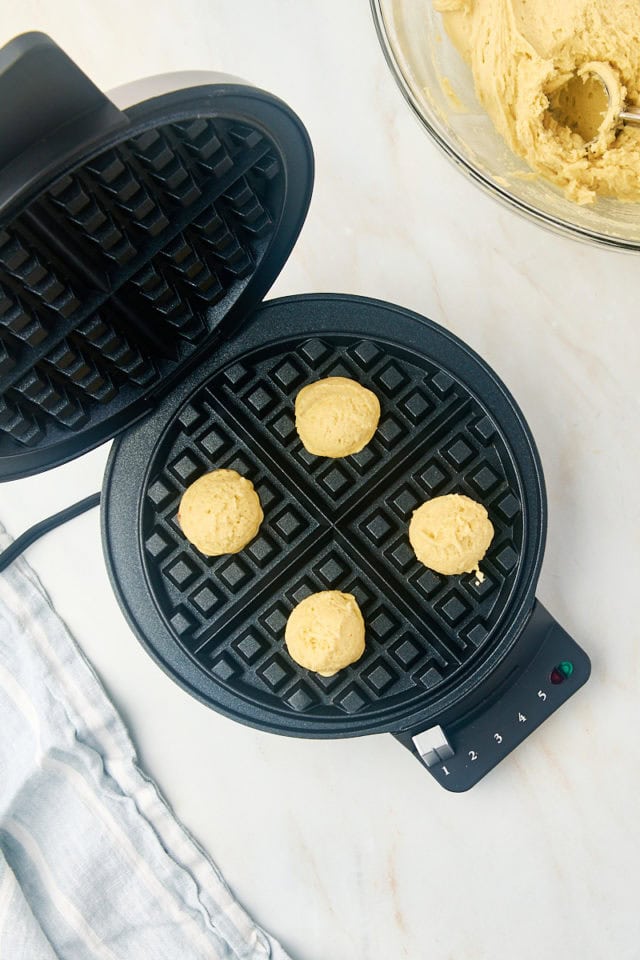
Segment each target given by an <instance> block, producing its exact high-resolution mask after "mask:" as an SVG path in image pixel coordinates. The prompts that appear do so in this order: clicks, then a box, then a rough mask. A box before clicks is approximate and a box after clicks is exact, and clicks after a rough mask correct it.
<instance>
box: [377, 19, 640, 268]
mask: <svg viewBox="0 0 640 960" xmlns="http://www.w3.org/2000/svg"><path fill="white" fill-rule="evenodd" d="M371 9H372V11H373V16H374V20H375V24H376V28H377V31H378V36H379V38H380V43H381V44H382V49H383V51H384V54H385V56H386V59H387V62H388V64H389V67H390V68H391V72H392V73H393V75H394V77H395V78H396V81H397V83H398V85H399V87H400V89H401V90H402V92H403V94H404V96H405V99H406V100H407V102H408V103H409V105H410V106H411V107H412V109H413V110H414V112H415V113H416V114H417V116H418V117H419V119H420V121H421V122H422V125H423V126H424V127H425V129H426V130H427V131H428V132H429V134H430V135H431V136H432V137H433V139H434V140H435V142H436V143H437V144H438V145H439V146H440V148H441V149H442V150H443V151H444V152H445V153H446V154H447V156H448V157H450V158H451V159H452V160H454V161H455V163H456V165H457V166H458V167H459V169H460V170H463V171H464V172H465V173H466V174H467V175H468V176H470V177H471V178H472V179H473V180H475V182H476V183H478V184H480V186H481V187H483V188H484V189H485V190H486V191H487V192H488V193H490V194H491V195H492V196H494V197H497V198H498V199H499V200H501V201H502V202H503V203H506V204H508V205H509V206H510V207H513V208H515V209H516V210H518V211H519V212H520V213H522V214H524V215H525V216H526V217H528V218H529V219H531V220H535V221H536V223H541V224H544V226H546V227H548V228H549V229H551V230H554V231H556V232H559V233H564V234H570V235H571V236H573V237H577V238H579V239H582V240H586V241H589V242H591V243H597V244H601V245H604V246H608V247H614V248H616V249H623V250H640V204H638V203H624V202H622V201H619V200H609V199H599V200H597V201H596V202H595V203H593V204H590V205H588V206H579V205H578V204H576V203H573V202H572V201H570V200H566V199H565V198H564V195H563V194H562V192H561V191H560V190H559V189H558V188H557V187H555V186H553V185H552V184H550V183H547V182H546V181H545V180H543V179H542V178H540V177H535V178H532V177H531V170H530V168H529V167H528V166H527V164H526V163H525V162H524V160H521V159H520V158H519V157H517V156H516V155H515V154H514V153H512V152H511V150H510V149H509V147H508V146H507V145H506V143H505V142H504V140H503V139H502V137H501V136H500V135H499V134H498V133H497V132H496V130H495V128H494V126H493V123H492V122H491V120H490V118H489V116H488V114H487V113H486V112H485V110H484V108H483V107H482V106H481V105H480V103H479V102H478V99H477V98H476V95H475V90H474V85H473V77H472V75H471V71H470V69H469V67H468V66H467V64H466V63H465V62H464V61H463V60H462V58H461V57H460V55H459V54H458V52H457V50H456V49H455V47H454V46H453V44H452V43H451V41H450V40H449V37H448V36H447V33H446V31H445V29H444V26H443V24H442V19H441V17H440V14H438V13H436V12H435V11H434V9H433V7H432V4H431V0H371Z"/></svg>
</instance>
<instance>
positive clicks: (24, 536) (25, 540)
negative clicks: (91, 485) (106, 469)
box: [0, 493, 100, 573]
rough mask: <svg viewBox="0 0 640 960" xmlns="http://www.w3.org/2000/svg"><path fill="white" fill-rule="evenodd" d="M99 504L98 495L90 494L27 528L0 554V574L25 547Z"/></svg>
mask: <svg viewBox="0 0 640 960" xmlns="http://www.w3.org/2000/svg"><path fill="white" fill-rule="evenodd" d="M99 503H100V494H99V493H92V494H91V496H90V497H85V498H84V500H79V501H78V503H74V504H72V505H71V506H70V507H65V508H64V510H60V512H59V513H54V515H53V516H52V517H47V519H46V520H41V521H40V522H39V523H36V524H34V525H33V526H32V527H29V529H28V530H25V532H24V533H21V534H20V536H19V537H17V539H16V540H14V541H13V543H12V544H11V545H10V546H9V547H7V549H6V550H3V551H2V553H0V573H2V571H3V570H6V569H7V567H8V566H9V564H11V563H13V561H14V560H15V559H16V557H19V556H20V554H21V553H23V552H24V551H25V550H26V549H27V547H30V546H31V544H32V543H35V542H36V540H39V539H40V537H43V536H44V535H45V533H49V531H50V530H55V528H56V527H59V526H61V525H62V524H63V523H66V522H67V520H73V518H74V517H79V516H80V514H81V513H86V512H87V510H92V509H93V507H97V506H98V505H99Z"/></svg>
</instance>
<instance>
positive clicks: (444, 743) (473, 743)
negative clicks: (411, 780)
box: [396, 604, 591, 793]
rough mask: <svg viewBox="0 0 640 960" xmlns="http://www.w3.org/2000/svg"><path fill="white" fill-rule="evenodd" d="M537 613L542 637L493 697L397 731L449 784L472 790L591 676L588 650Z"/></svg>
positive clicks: (447, 786) (540, 609) (459, 789)
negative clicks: (446, 718)
mask: <svg viewBox="0 0 640 960" xmlns="http://www.w3.org/2000/svg"><path fill="white" fill-rule="evenodd" d="M534 617H536V618H538V619H539V621H540V622H539V624H534V625H533V626H534V627H536V626H541V625H542V621H543V618H545V617H546V618H547V620H548V627H547V629H546V630H545V631H542V636H543V639H542V642H541V644H540V646H539V648H538V649H537V651H536V653H535V654H534V656H533V658H532V659H531V660H530V661H529V662H528V664H527V665H526V666H524V667H523V668H522V669H521V670H516V671H514V674H513V676H512V678H511V679H510V680H509V681H508V682H507V683H505V685H504V687H503V688H502V689H501V690H500V692H499V694H498V695H497V696H496V697H495V699H493V700H492V699H488V700H487V701H485V702H484V703H483V704H481V705H480V707H479V708H478V709H477V711H476V712H474V713H473V714H472V715H471V716H470V717H469V718H464V719H462V720H461V721H459V722H455V721H454V722H453V723H451V724H450V725H445V727H444V728H443V727H441V726H437V725H436V726H432V727H430V728H428V729H426V730H422V731H418V732H413V733H411V734H410V735H408V734H404V735H396V736H398V739H400V740H401V741H402V742H403V743H404V745H405V746H406V747H408V748H409V749H410V750H411V751H412V752H413V753H414V754H416V755H417V756H418V758H419V759H420V760H421V762H422V763H423V764H424V766H425V767H426V768H427V769H428V771H429V773H430V774H431V775H432V776H433V777H435V779H436V780H437V781H438V783H440V784H441V786H443V787H444V788H445V789H446V790H451V791H453V792H455V793H460V792H463V791H465V790H469V789H470V787H472V786H474V784H476V783H477V782H478V781H479V780H481V779H482V777H484V776H485V774H487V773H488V772H489V771H490V770H492V769H493V767H495V766H496V765H497V764H498V763H500V761H501V760H503V759H504V757H506V756H507V754H509V753H511V751H512V750H513V749H515V747H517V746H518V744H520V743H522V741H523V740H525V739H526V737H528V736H529V734H530V733H531V732H532V731H533V730H535V729H536V727H539V726H540V724H541V723H543V722H544V721H545V720H546V719H547V717H549V716H550V715H551V714H552V713H553V712H554V711H555V710H557V709H558V707H560V706H561V705H562V704H563V703H564V702H565V701H566V700H568V699H569V698H570V697H571V696H572V695H573V694H574V693H575V692H576V690H578V689H579V688H580V687H581V686H582V685H583V684H584V683H586V681H587V680H588V678H589V674H590V672H591V664H590V661H589V658H588V656H587V655H586V653H585V652H584V650H582V648H581V647H579V646H578V644H577V643H576V642H575V640H573V639H572V638H571V637H570V636H569V634H568V633H566V631H565V630H563V629H562V627H560V626H559V624H557V623H556V622H555V621H554V620H552V618H551V617H550V616H549V614H547V612H546V610H544V608H543V607H542V606H541V605H539V604H538V605H537V609H536V611H535V612H534V614H533V617H532V619H533V618H534Z"/></svg>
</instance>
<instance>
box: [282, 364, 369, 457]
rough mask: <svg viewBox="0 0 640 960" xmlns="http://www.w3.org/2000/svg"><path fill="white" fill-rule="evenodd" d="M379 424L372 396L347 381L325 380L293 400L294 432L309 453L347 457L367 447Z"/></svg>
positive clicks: (303, 390) (331, 378)
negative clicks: (294, 413) (294, 401)
mask: <svg viewBox="0 0 640 960" xmlns="http://www.w3.org/2000/svg"><path fill="white" fill-rule="evenodd" d="M379 420H380V402H379V400H378V398H377V397H376V395H375V393H372V392H371V390H367V388H366V387H363V386H362V385H361V384H359V383H357V382H356V381H355V380H349V379H348V378H347V377H326V378H325V379H324V380H316V382H315V383H309V384H307V386H306V387H303V388H302V390H301V391H300V393H299V394H298V396H297V397H296V430H297V431H298V434H299V436H300V439H301V440H302V443H303V444H304V447H305V449H306V450H307V451H308V452H309V453H313V454H315V455H316V456H317V457H348V456H350V454H352V453H358V452H359V451H360V450H362V449H363V447H366V445H367V444H368V443H369V441H370V440H371V438H372V437H373V435H374V433H375V432H376V428H377V426H378V421H379Z"/></svg>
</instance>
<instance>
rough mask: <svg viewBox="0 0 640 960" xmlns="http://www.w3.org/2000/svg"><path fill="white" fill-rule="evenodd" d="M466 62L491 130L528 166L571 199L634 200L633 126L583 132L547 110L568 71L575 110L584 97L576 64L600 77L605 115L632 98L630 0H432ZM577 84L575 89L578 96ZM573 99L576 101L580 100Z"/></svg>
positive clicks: (637, 132) (637, 163)
mask: <svg viewBox="0 0 640 960" xmlns="http://www.w3.org/2000/svg"><path fill="white" fill-rule="evenodd" d="M433 3H434V7H435V9H436V10H438V11H440V13H441V14H442V17H443V20H444V23H445V27H446V30H447V32H448V34H449V36H450V38H451V39H452V41H453V43H454V44H455V46H456V47H457V49H458V51H459V52H460V53H461V55H462V57H463V58H464V59H465V60H466V61H467V63H468V64H469V65H470V67H471V70H472V73H473V79H474V84H475V89H476V94H477V96H478V99H479V101H480V103H481V104H482V106H483V107H484V108H485V109H486V111H487V112H488V114H489V116H490V117H491V119H492V121H493V123H494V126H495V127H496V129H497V131H498V132H499V133H500V134H501V136H502V137H503V138H504V140H505V141H506V143H507V144H508V146H509V147H510V148H511V150H513V152H514V153H516V154H518V156H521V157H523V158H524V159H525V160H526V162H527V163H528V165H529V166H530V167H531V169H532V171H534V172H535V173H537V174H539V175H541V176H542V177H544V178H545V179H547V180H549V181H551V182H552V183H555V184H556V185H557V186H559V187H560V188H562V189H563V191H564V193H565V196H567V197H568V198H569V199H571V200H573V201H575V202H577V203H579V204H589V203H592V202H593V201H594V200H595V199H596V198H597V197H599V196H602V197H612V198H616V199H618V200H630V201H637V200H640V129H639V128H637V127H632V126H630V125H627V126H620V127H618V126H616V125H615V123H613V122H612V118H611V117H609V118H608V120H607V122H605V123H604V126H603V129H602V131H601V133H599V134H598V135H597V136H596V137H595V139H593V140H591V139H589V140H585V139H584V137H582V136H580V134H579V133H577V132H575V129H577V128H579V125H576V127H574V129H571V128H570V127H568V126H566V125H564V124H563V123H560V122H558V120H557V119H555V116H554V113H553V112H552V111H551V110H550V109H549V108H550V102H551V101H552V100H553V97H554V94H556V93H557V91H558V90H559V89H561V88H562V87H563V85H565V84H567V83H568V82H569V81H570V80H571V79H572V78H576V77H578V78H579V79H580V84H578V85H576V87H575V92H576V94H577V98H578V103H577V104H576V109H577V111H578V114H580V113H582V112H583V110H584V109H585V107H586V106H587V105H588V104H587V101H589V100H590V99H591V96H592V92H590V90H589V76H588V73H587V72H585V70H584V68H585V67H586V66H587V65H591V66H593V65H595V68H596V73H597V75H599V76H602V77H605V78H606V79H607V86H608V87H609V90H610V104H609V105H607V103H606V102H605V103H603V104H601V105H600V106H599V108H598V109H599V110H600V111H601V112H602V113H603V121H605V120H606V119H607V118H606V117H605V116H604V114H606V113H607V111H608V110H610V108H611V110H610V112H612V113H614V112H615V110H616V109H617V110H619V108H620V107H621V105H622V104H623V103H624V102H626V103H628V104H631V105H637V104H638V100H639V98H640V42H639V41H638V22H639V18H640V7H639V5H638V3H637V0H562V2H560V3H558V2H556V0H433ZM581 91H582V92H583V93H584V96H581ZM581 99H582V100H583V101H584V102H583V103H580V100H581Z"/></svg>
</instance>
